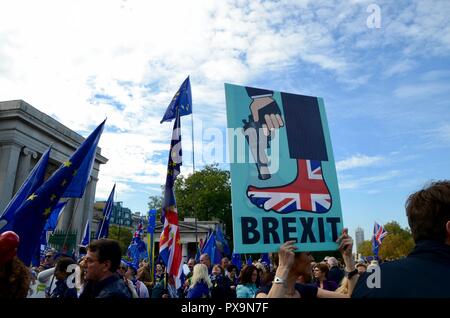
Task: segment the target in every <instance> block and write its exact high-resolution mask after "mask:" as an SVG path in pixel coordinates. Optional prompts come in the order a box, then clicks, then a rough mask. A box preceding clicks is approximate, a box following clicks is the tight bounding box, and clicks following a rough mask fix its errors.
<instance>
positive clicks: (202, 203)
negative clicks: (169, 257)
mask: <svg viewBox="0 0 450 318" xmlns="http://www.w3.org/2000/svg"><path fill="white" fill-rule="evenodd" d="M175 197H176V200H177V208H178V213H179V216H180V218H185V217H196V218H197V219H198V220H218V221H221V222H223V223H224V224H225V228H226V234H227V236H229V237H231V236H232V219H231V183H230V172H229V171H226V170H221V169H219V168H218V165H217V164H213V165H207V166H205V168H203V169H202V170H199V171H196V172H195V173H193V174H191V175H189V176H188V177H187V178H185V177H183V176H179V177H178V178H177V180H176V181H175ZM231 242H232V240H230V243H231Z"/></svg>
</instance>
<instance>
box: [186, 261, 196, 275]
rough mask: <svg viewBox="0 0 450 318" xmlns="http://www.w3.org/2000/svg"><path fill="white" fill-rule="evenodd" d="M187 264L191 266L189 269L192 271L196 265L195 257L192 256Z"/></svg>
mask: <svg viewBox="0 0 450 318" xmlns="http://www.w3.org/2000/svg"><path fill="white" fill-rule="evenodd" d="M187 266H188V267H189V270H190V271H191V273H192V271H193V270H194V266H195V259H193V258H192V257H191V258H190V259H189V261H188V262H187Z"/></svg>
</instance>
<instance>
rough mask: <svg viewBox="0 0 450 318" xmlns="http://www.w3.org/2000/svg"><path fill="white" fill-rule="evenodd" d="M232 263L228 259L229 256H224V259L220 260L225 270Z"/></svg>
mask: <svg viewBox="0 0 450 318" xmlns="http://www.w3.org/2000/svg"><path fill="white" fill-rule="evenodd" d="M229 264H230V260H229V259H228V257H224V258H222V260H221V261H220V265H221V266H222V269H223V270H224V271H225V270H226V269H227V267H228V265H229Z"/></svg>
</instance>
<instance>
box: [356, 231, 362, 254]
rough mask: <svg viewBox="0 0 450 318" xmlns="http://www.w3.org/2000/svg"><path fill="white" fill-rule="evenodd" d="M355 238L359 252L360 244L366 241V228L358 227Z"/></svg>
mask: <svg viewBox="0 0 450 318" xmlns="http://www.w3.org/2000/svg"><path fill="white" fill-rule="evenodd" d="M355 239H356V252H359V245H360V244H361V243H362V242H364V230H363V229H362V228H360V227H357V228H356V231H355Z"/></svg>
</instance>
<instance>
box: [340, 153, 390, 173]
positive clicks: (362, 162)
mask: <svg viewBox="0 0 450 318" xmlns="http://www.w3.org/2000/svg"><path fill="white" fill-rule="evenodd" d="M384 160H385V158H383V157H381V156H366V155H361V154H357V155H354V156H352V157H350V158H347V159H344V160H341V161H338V162H336V170H337V171H345V170H350V169H354V168H361V167H370V166H374V165H376V164H378V163H380V162H382V161H384Z"/></svg>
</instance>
